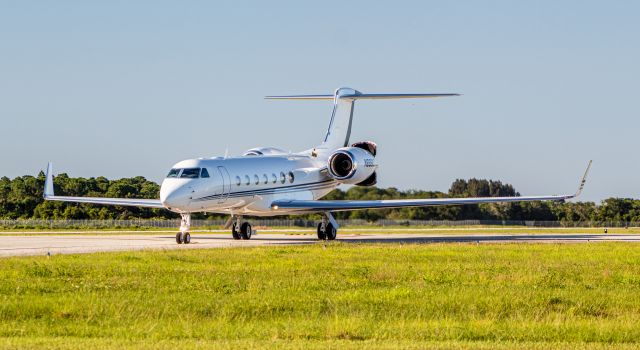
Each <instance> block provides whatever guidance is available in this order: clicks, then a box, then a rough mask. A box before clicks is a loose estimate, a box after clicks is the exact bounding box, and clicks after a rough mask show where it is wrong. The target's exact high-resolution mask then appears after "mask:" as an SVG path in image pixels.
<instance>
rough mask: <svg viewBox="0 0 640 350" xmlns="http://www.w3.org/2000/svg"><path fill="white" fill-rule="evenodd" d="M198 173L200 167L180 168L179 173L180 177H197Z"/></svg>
mask: <svg viewBox="0 0 640 350" xmlns="http://www.w3.org/2000/svg"><path fill="white" fill-rule="evenodd" d="M199 175H200V168H186V169H182V173H181V174H180V178H181V179H197V178H198V176H199Z"/></svg>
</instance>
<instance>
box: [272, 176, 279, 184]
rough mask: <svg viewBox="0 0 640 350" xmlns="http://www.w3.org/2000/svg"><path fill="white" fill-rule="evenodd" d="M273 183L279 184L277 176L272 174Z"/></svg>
mask: <svg viewBox="0 0 640 350" xmlns="http://www.w3.org/2000/svg"><path fill="white" fill-rule="evenodd" d="M271 182H273V183H276V182H278V177H277V176H276V174H271Z"/></svg>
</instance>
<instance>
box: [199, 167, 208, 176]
mask: <svg viewBox="0 0 640 350" xmlns="http://www.w3.org/2000/svg"><path fill="white" fill-rule="evenodd" d="M200 177H202V178H205V177H209V172H208V171H207V168H202V172H201V173H200Z"/></svg>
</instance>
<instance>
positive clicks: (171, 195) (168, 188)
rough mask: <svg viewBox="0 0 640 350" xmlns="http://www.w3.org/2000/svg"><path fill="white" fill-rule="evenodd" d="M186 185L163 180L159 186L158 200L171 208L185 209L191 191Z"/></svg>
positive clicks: (189, 200) (189, 199)
mask: <svg viewBox="0 0 640 350" xmlns="http://www.w3.org/2000/svg"><path fill="white" fill-rule="evenodd" d="M186 187H187V186H184V185H179V184H175V183H170V182H167V181H165V182H163V183H162V186H161V187H160V201H161V202H162V205H164V206H165V207H167V208H171V209H186V207H187V206H188V205H189V203H190V202H191V197H190V195H191V193H190V191H187V188H186Z"/></svg>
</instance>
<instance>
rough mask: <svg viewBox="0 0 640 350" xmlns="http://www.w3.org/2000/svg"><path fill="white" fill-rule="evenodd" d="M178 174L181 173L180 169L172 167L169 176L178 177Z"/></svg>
mask: <svg viewBox="0 0 640 350" xmlns="http://www.w3.org/2000/svg"><path fill="white" fill-rule="evenodd" d="M178 174H180V169H171V170H169V174H167V177H178Z"/></svg>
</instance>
